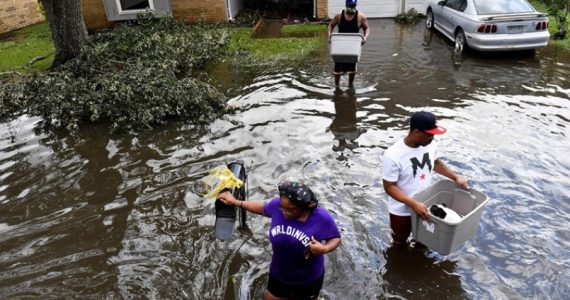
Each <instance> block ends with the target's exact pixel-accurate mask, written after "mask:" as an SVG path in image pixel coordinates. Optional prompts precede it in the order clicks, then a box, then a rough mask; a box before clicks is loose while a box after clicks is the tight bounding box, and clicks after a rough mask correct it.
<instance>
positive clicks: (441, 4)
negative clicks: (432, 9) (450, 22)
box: [437, 1, 447, 6]
mask: <svg viewBox="0 0 570 300" xmlns="http://www.w3.org/2000/svg"><path fill="white" fill-rule="evenodd" d="M445 2H447V1H439V2H438V3H437V5H439V6H445Z"/></svg>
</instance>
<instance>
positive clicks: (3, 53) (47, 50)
mask: <svg viewBox="0 0 570 300" xmlns="http://www.w3.org/2000/svg"><path fill="white" fill-rule="evenodd" d="M54 52H55V49H54V46H53V42H52V39H51V31H50V29H49V25H48V24H47V23H46V22H44V23H40V24H36V25H32V26H28V27H26V28H22V29H19V30H16V31H14V32H12V33H10V34H9V35H8V36H6V37H5V38H3V39H2V40H0V57H2V59H1V60H0V72H5V71H13V70H21V69H24V68H25V67H26V66H27V64H28V62H29V61H30V60H32V59H34V58H35V57H39V56H45V58H44V59H43V60H40V61H38V62H37V63H35V64H34V65H33V67H34V68H35V69H38V70H45V69H47V68H48V67H49V66H51V63H52V61H53V57H54Z"/></svg>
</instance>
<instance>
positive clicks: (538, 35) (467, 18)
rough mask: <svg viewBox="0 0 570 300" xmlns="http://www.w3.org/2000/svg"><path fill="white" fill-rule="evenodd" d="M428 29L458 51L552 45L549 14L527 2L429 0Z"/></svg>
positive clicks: (514, 48)
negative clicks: (439, 34) (441, 35)
mask: <svg viewBox="0 0 570 300" xmlns="http://www.w3.org/2000/svg"><path fill="white" fill-rule="evenodd" d="M426 18H427V20H426V26H427V27H428V28H429V29H433V28H435V29H437V30H438V31H440V32H441V33H443V34H444V35H445V36H447V37H448V38H449V39H451V40H452V41H455V52H456V53H462V52H463V50H464V49H466V48H467V47H469V48H473V49H476V50H479V51H511V50H535V49H538V48H542V47H545V46H546V45H547V44H548V40H549V38H550V33H548V15H547V14H545V13H541V12H537V11H536V10H535V9H534V7H532V5H530V4H529V3H528V2H527V1H525V0H447V1H439V0H435V1H434V0H428V1H427V11H426Z"/></svg>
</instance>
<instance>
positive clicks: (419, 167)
mask: <svg viewBox="0 0 570 300" xmlns="http://www.w3.org/2000/svg"><path fill="white" fill-rule="evenodd" d="M436 159H437V144H436V143H435V140H433V141H432V142H431V143H430V144H429V145H427V146H420V147H418V148H411V147H408V146H407V145H406V144H405V143H404V139H403V138H402V139H400V140H399V141H397V142H396V143H395V144H394V145H392V146H390V148H388V149H387V150H386V152H384V156H383V159H382V179H384V180H386V181H390V182H396V186H397V187H398V188H399V189H400V190H401V191H402V192H404V193H405V194H406V195H408V196H412V195H414V194H415V193H418V192H421V191H423V190H424V189H426V188H427V187H429V186H430V185H431V177H432V174H433V168H434V167H435V160H436ZM388 211H389V212H390V213H391V214H393V215H397V216H409V215H411V209H410V207H409V206H407V205H406V204H404V203H402V202H400V201H397V200H395V199H394V198H392V197H389V200H388Z"/></svg>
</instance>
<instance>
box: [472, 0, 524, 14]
mask: <svg viewBox="0 0 570 300" xmlns="http://www.w3.org/2000/svg"><path fill="white" fill-rule="evenodd" d="M474 2H475V7H476V8H477V14H479V15H493V14H509V13H525V12H533V11H534V9H533V8H532V6H530V4H528V2H526V1H525V0H475V1H474Z"/></svg>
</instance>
